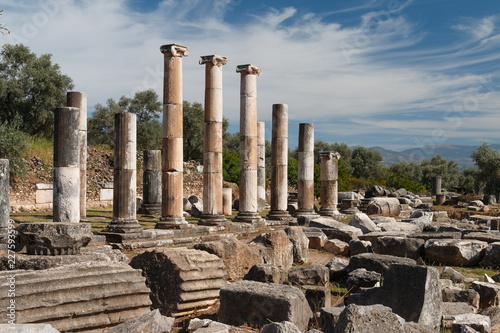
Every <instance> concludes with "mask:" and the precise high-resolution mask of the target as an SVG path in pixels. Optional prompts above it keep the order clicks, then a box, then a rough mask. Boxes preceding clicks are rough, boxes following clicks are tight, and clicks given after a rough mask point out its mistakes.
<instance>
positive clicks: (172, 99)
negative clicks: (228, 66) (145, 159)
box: [156, 44, 189, 229]
mask: <svg viewBox="0 0 500 333" xmlns="http://www.w3.org/2000/svg"><path fill="white" fill-rule="evenodd" d="M160 51H161V53H163V55H164V66H165V67H164V80H163V149H162V160H163V164H162V204H161V218H160V221H159V222H158V223H157V224H156V228H157V229H176V228H185V227H187V226H188V224H187V222H186V220H185V219H184V215H183V213H184V212H183V209H182V208H183V206H184V205H183V190H184V189H183V184H184V179H183V177H184V166H183V160H184V152H183V129H182V126H183V125H182V114H183V111H182V57H183V56H187V55H188V54H189V51H188V49H187V47H185V46H181V45H177V44H169V45H163V46H162V47H161V48H160Z"/></svg>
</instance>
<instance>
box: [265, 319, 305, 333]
mask: <svg viewBox="0 0 500 333" xmlns="http://www.w3.org/2000/svg"><path fill="white" fill-rule="evenodd" d="M300 332H301V331H300V330H299V329H298V328H297V326H295V325H294V324H293V323H291V322H289V321H281V322H279V323H271V324H268V325H266V326H264V328H263V329H262V331H260V333H300Z"/></svg>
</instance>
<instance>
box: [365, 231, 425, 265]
mask: <svg viewBox="0 0 500 333" xmlns="http://www.w3.org/2000/svg"><path fill="white" fill-rule="evenodd" d="M423 249H424V241H423V240H422V239H418V238H407V237H394V236H386V237H378V238H377V246H375V247H374V248H373V252H375V253H379V254H388V255H391V256H396V257H403V258H411V259H415V260H417V259H418V258H420V257H422V256H423Z"/></svg>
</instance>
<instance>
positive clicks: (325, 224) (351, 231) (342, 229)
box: [309, 217, 363, 242]
mask: <svg viewBox="0 0 500 333" xmlns="http://www.w3.org/2000/svg"><path fill="white" fill-rule="evenodd" d="M309 227H315V228H320V229H321V230H322V231H323V232H324V233H325V235H327V237H328V238H330V239H331V238H336V239H340V240H342V241H344V242H349V241H350V240H351V239H358V236H360V235H362V234H363V232H362V231H361V229H358V228H355V227H351V226H349V225H346V224H344V223H341V222H338V221H336V220H334V219H333V218H330V217H319V218H315V219H313V220H311V222H310V223H309Z"/></svg>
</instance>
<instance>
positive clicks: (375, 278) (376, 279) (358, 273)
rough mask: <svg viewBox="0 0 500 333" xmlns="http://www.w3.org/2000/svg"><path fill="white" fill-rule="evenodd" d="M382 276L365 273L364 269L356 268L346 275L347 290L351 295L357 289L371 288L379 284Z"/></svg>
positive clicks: (370, 272)
mask: <svg viewBox="0 0 500 333" xmlns="http://www.w3.org/2000/svg"><path fill="white" fill-rule="evenodd" d="M381 277H382V275H381V274H380V273H377V272H372V271H367V270H366V269H364V268H358V269H355V270H354V271H352V272H350V273H349V274H347V282H346V285H347V290H350V291H351V292H352V293H355V292H357V291H358V289H359V288H372V287H375V286H376V285H377V284H379V283H380V280H381Z"/></svg>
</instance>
